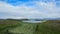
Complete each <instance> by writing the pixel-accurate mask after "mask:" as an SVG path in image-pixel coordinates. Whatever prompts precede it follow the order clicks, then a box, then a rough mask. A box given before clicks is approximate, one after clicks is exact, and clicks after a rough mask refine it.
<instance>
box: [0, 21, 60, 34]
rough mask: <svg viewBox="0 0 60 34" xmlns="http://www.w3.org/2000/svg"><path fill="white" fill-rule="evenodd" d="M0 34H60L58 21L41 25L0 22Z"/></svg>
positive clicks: (59, 22)
mask: <svg viewBox="0 0 60 34" xmlns="http://www.w3.org/2000/svg"><path fill="white" fill-rule="evenodd" d="M0 34H60V20H48V21H46V22H43V23H24V22H22V21H21V20H0Z"/></svg>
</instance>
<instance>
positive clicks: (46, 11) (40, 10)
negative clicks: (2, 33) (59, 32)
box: [0, 2, 60, 18]
mask: <svg viewBox="0 0 60 34" xmlns="http://www.w3.org/2000/svg"><path fill="white" fill-rule="evenodd" d="M34 3H35V5H36V7H28V6H26V5H25V4H23V5H21V6H13V5H10V4H8V3H5V2H0V13H7V14H8V15H5V14H4V15H3V16H4V17H2V18H10V17H11V18H19V17H25V18H58V17H60V10H59V9H60V8H58V7H57V6H56V5H55V3H53V2H49V3H45V2H34ZM0 16H1V15H0ZM0 18H1V17H0Z"/></svg>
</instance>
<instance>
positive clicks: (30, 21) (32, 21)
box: [23, 20, 45, 23]
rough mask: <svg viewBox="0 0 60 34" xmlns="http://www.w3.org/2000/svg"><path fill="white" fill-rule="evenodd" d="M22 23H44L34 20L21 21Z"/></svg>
mask: <svg viewBox="0 0 60 34" xmlns="http://www.w3.org/2000/svg"><path fill="white" fill-rule="evenodd" d="M23 22H28V23H42V22H45V21H34V20H29V21H23Z"/></svg>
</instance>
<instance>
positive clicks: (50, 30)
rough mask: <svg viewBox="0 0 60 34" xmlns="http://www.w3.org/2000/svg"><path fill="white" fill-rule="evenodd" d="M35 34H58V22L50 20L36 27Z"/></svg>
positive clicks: (59, 22) (59, 32) (59, 24)
mask: <svg viewBox="0 0 60 34" xmlns="http://www.w3.org/2000/svg"><path fill="white" fill-rule="evenodd" d="M36 33H37V34H60V21H59V20H51V21H47V22H44V23H42V24H39V25H38V31H36Z"/></svg>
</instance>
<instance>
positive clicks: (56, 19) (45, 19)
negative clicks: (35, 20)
mask: <svg viewBox="0 0 60 34" xmlns="http://www.w3.org/2000/svg"><path fill="white" fill-rule="evenodd" d="M44 20H60V18H45V19H44Z"/></svg>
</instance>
